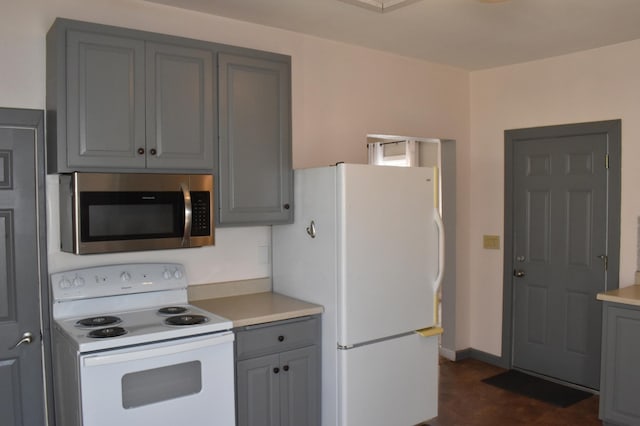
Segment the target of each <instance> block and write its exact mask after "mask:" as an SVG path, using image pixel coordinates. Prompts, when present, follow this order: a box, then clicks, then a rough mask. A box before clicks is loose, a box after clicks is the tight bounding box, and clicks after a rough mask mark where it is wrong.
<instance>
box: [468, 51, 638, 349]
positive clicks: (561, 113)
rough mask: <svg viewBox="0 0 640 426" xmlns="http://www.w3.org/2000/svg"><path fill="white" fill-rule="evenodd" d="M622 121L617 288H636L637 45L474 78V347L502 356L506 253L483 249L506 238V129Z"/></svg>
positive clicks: (471, 243) (481, 73)
mask: <svg viewBox="0 0 640 426" xmlns="http://www.w3.org/2000/svg"><path fill="white" fill-rule="evenodd" d="M618 118H620V119H622V215H621V216H622V217H621V228H622V233H621V262H620V286H621V287H625V286H627V285H630V284H632V283H633V280H634V273H635V270H636V250H637V245H636V236H637V226H638V225H637V223H638V222H637V217H638V216H639V215H640V196H639V195H638V182H640V168H639V167H637V166H634V165H633V163H632V162H633V161H634V160H635V159H638V158H640V144H639V143H638V141H639V140H640V41H634V42H629V43H624V44H619V45H616V46H610V47H606V48H601V49H595V50H590V51H585V52H580V53H576V54H572V55H566V56H562V57H558V58H552V59H547V60H542V61H536V62H531V63H526V64H520V65H514V66H508V67H501V68H496V69H492V70H486V71H478V72H473V73H472V74H471V145H470V146H471V153H470V155H471V159H472V160H471V180H470V182H471V188H470V189H471V201H470V204H471V206H472V210H473V215H472V216H471V219H470V233H469V234H468V237H469V240H468V241H467V244H468V245H469V246H470V247H471V259H470V260H471V263H470V276H471V277H472V280H471V284H470V298H471V300H472V303H471V312H470V319H471V341H470V343H471V346H472V347H473V348H476V349H479V350H482V351H485V352H488V353H491V354H495V355H499V354H500V350H501V338H502V334H501V329H502V308H501V307H502V264H503V262H502V256H503V252H502V251H496V250H482V248H481V247H482V235H483V234H498V235H502V234H503V211H504V210H503V209H504V202H503V201H504V200H503V198H504V197H503V191H504V170H503V168H504V133H503V132H504V130H506V129H514V128H524V127H534V126H545V125H553V124H565V123H576V122H585V121H599V120H609V119H618Z"/></svg>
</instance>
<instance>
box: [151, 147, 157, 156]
mask: <svg viewBox="0 0 640 426" xmlns="http://www.w3.org/2000/svg"><path fill="white" fill-rule="evenodd" d="M157 153H158V151H156V149H155V148H151V149H150V150H149V154H151V155H156V154H157Z"/></svg>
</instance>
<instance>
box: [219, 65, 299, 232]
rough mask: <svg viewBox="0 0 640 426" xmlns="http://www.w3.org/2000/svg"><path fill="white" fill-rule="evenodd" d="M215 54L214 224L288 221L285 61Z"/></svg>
mask: <svg viewBox="0 0 640 426" xmlns="http://www.w3.org/2000/svg"><path fill="white" fill-rule="evenodd" d="M280 58H281V57H280V56H278V59H277V60H276V59H274V60H273V61H272V60H269V59H264V58H263V57H260V58H258V57H255V58H254V57H248V56H241V55H234V54H227V53H224V54H222V53H221V54H219V55H218V79H219V83H218V94H219V95H218V96H219V97H218V101H219V106H218V109H219V118H220V121H219V127H220V129H219V135H220V139H219V154H220V164H219V165H220V170H219V173H220V176H219V183H220V185H219V197H220V200H219V204H218V205H219V206H220V207H219V209H220V210H219V223H220V224H221V225H232V224H274V223H287V222H291V221H292V219H293V204H292V189H293V179H292V178H293V172H292V167H291V94H290V90H291V89H290V87H291V77H290V69H291V66H290V62H288V61H282V60H280Z"/></svg>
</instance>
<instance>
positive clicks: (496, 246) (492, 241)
mask: <svg viewBox="0 0 640 426" xmlns="http://www.w3.org/2000/svg"><path fill="white" fill-rule="evenodd" d="M482 247H483V248H485V249H489V250H500V236H499V235H483V236H482Z"/></svg>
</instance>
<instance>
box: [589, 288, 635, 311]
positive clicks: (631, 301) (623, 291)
mask: <svg viewBox="0 0 640 426" xmlns="http://www.w3.org/2000/svg"><path fill="white" fill-rule="evenodd" d="M597 298H598V300H602V301H605V302H615V303H623V304H625V305H636V306H640V284H635V285H632V286H629V287H625V288H618V289H616V290H609V291H605V292H604V293H598V296H597Z"/></svg>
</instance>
